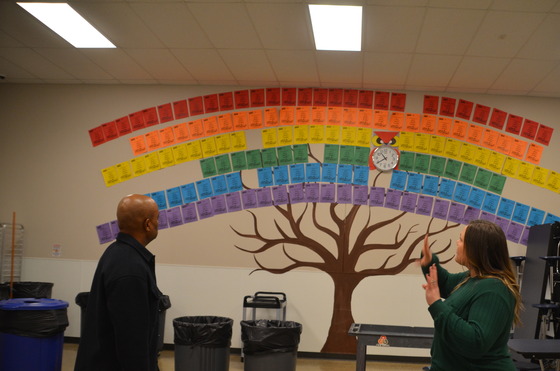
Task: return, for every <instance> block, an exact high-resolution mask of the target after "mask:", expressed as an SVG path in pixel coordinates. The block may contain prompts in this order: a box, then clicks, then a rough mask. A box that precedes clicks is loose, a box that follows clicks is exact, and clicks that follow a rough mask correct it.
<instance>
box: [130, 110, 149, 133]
mask: <svg viewBox="0 0 560 371" xmlns="http://www.w3.org/2000/svg"><path fill="white" fill-rule="evenodd" d="M128 117H129V119H130V126H131V127H132V130H133V131H136V130H140V129H143V128H144V127H146V125H145V123H144V115H143V114H142V111H138V112H135V113H131V114H130V115H128Z"/></svg>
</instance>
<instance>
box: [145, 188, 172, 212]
mask: <svg viewBox="0 0 560 371" xmlns="http://www.w3.org/2000/svg"><path fill="white" fill-rule="evenodd" d="M146 196H149V197H151V198H152V199H153V200H154V201H155V202H156V204H157V205H158V209H159V210H164V209H167V198H165V191H157V192H152V193H150V194H147V195H146Z"/></svg>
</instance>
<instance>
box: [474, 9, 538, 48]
mask: <svg viewBox="0 0 560 371" xmlns="http://www.w3.org/2000/svg"><path fill="white" fill-rule="evenodd" d="M544 18H545V15H544V14H542V13H513V12H495V11H492V12H489V13H488V14H487V15H486V18H485V19H484V22H483V23H482V25H481V27H480V28H479V30H478V32H477V34H476V36H475V37H474V39H473V42H472V44H471V45H470V47H469V49H468V51H467V55H472V56H479V57H504V58H511V57H514V56H515V55H516V54H517V53H518V52H519V50H520V48H521V47H522V46H523V45H524V44H525V42H526V41H527V40H528V39H529V37H530V36H531V34H532V33H533V32H534V31H535V29H536V28H537V27H538V25H539V24H540V23H541V22H542V21H543V19H544Z"/></svg>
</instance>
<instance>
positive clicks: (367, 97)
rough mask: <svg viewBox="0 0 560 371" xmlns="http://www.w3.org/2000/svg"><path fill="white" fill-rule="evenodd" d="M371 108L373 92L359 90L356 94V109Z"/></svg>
mask: <svg viewBox="0 0 560 371" xmlns="http://www.w3.org/2000/svg"><path fill="white" fill-rule="evenodd" d="M372 107H373V92H372V91H371V90H360V91H359V94H358V108H367V109H371V108H372Z"/></svg>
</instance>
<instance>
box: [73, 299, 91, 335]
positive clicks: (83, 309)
mask: <svg viewBox="0 0 560 371" xmlns="http://www.w3.org/2000/svg"><path fill="white" fill-rule="evenodd" d="M88 299H89V292H80V293H78V295H76V304H78V305H79V306H80V308H81V310H80V337H82V335H83V334H84V324H85V321H86V308H87V303H88Z"/></svg>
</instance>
